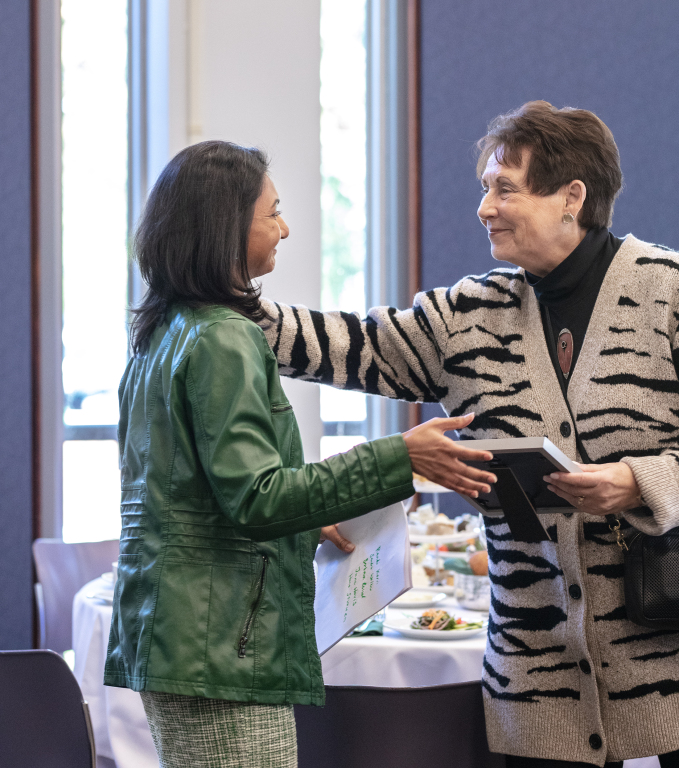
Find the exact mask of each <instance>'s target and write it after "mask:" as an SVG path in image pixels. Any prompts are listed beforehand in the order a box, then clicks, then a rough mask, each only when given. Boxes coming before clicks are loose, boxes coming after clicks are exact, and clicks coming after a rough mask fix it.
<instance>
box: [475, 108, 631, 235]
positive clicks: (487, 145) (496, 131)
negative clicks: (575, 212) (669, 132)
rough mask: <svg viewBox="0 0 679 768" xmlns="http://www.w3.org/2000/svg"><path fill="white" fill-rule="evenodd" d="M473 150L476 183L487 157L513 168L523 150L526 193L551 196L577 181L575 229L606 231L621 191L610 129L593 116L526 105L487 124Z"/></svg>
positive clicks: (616, 157)
mask: <svg viewBox="0 0 679 768" xmlns="http://www.w3.org/2000/svg"><path fill="white" fill-rule="evenodd" d="M476 146H477V147H478V149H479V153H480V154H479V159H478V163H477V166H476V175H477V176H478V178H479V179H480V178H481V177H482V176H483V173H484V171H485V169H486V163H487V162H488V158H489V157H490V156H491V155H492V154H495V157H496V158H497V159H498V161H500V162H502V163H504V164H505V165H509V166H513V167H516V168H518V167H520V166H521V159H522V150H523V149H529V150H530V153H531V154H530V160H529V163H528V168H527V173H526V181H527V183H528V188H529V189H530V190H531V192H533V193H534V194H537V195H553V194H554V193H555V192H557V191H558V190H559V189H561V187H563V186H564V185H565V184H570V182H571V181H573V180H574V179H580V181H582V182H583V183H584V185H585V187H586V188H587V196H586V197H585V202H584V204H583V206H582V210H581V211H580V216H579V219H580V221H579V224H580V226H581V227H583V228H584V229H591V228H593V227H597V228H598V227H610V226H611V224H612V220H613V205H614V203H615V199H616V197H617V196H618V194H619V193H620V190H621V189H622V170H621V168H620V155H619V154H618V147H617V146H616V143H615V139H614V138H613V134H612V133H611V131H610V129H609V128H608V126H607V125H606V124H605V123H604V122H603V121H602V120H600V119H599V118H598V117H597V116H596V115H595V114H594V112H589V111H588V110H586V109H574V108H572V107H564V108H563V109H557V108H556V107H553V106H552V105H551V104H550V103H549V102H547V101H529V102H527V103H526V104H524V105H523V106H521V107H519V108H518V109H516V110H514V111H513V112H507V114H505V115H498V116H497V117H496V118H495V119H494V120H492V121H491V123H490V125H489V126H488V132H487V133H486V135H485V136H484V137H483V138H482V139H480V140H479V141H478V142H477V144H476Z"/></svg>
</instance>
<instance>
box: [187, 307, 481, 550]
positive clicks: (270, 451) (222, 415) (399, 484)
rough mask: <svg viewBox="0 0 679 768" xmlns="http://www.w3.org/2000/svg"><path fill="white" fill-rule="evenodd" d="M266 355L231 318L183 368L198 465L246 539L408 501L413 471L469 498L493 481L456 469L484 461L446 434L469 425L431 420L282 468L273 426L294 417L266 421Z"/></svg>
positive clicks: (252, 329) (256, 334)
mask: <svg viewBox="0 0 679 768" xmlns="http://www.w3.org/2000/svg"><path fill="white" fill-rule="evenodd" d="M267 354H268V355H270V354H271V353H270V351H269V350H268V347H267V345H266V341H265V339H264V337H263V336H262V334H261V331H260V329H258V328H257V327H256V326H255V325H253V324H251V323H249V322H247V321H245V320H240V319H235V318H234V319H230V320H225V321H221V322H217V323H215V324H214V325H212V326H211V327H210V328H209V329H208V330H207V331H206V332H205V333H204V334H203V335H202V336H201V337H200V338H199V339H198V341H197V342H196V345H195V347H194V348H193V350H192V352H191V353H190V355H189V357H188V359H187V360H186V362H185V365H186V366H187V368H186V374H185V375H186V388H187V393H188V397H189V401H190V404H191V412H192V419H193V424H194V433H195V436H196V444H197V448H198V453H199V455H200V459H201V464H202V466H203V469H204V470H205V472H206V474H207V477H208V479H209V482H210V484H211V486H212V489H213V491H214V493H215V496H216V497H217V499H218V501H219V503H220V506H221V507H222V509H223V510H224V512H225V514H226V515H227V516H228V517H229V519H230V520H231V522H232V523H233V525H234V526H235V527H236V528H238V529H239V530H240V531H242V532H243V533H244V534H245V535H247V536H249V537H250V538H252V539H255V540H269V539H275V538H278V537H280V536H285V535H288V534H291V533H297V532H300V531H305V530H312V529H315V528H321V527H323V526H328V525H332V524H334V523H337V522H340V521H342V520H347V519H350V518H353V517H358V516H359V515H362V514H365V513H366V512H369V511H371V510H373V509H377V508H380V507H384V506H386V505H388V504H392V503H394V502H396V501H400V500H403V499H405V498H407V497H409V496H411V495H412V494H413V493H414V489H413V486H412V471H413V469H414V470H415V471H417V472H420V473H421V474H425V475H426V476H427V477H429V478H430V479H432V480H434V481H435V482H439V483H441V484H443V485H445V486H447V487H449V488H455V489H460V490H461V491H462V492H466V493H469V494H472V495H473V494H478V492H479V491H480V490H483V489H484V487H487V485H486V483H487V482H489V481H490V482H492V480H493V476H492V475H489V473H487V472H481V471H479V470H476V469H474V468H472V467H468V466H466V465H465V464H464V463H463V462H462V460H477V461H480V460H487V459H488V457H490V454H488V453H487V452H485V451H484V452H482V451H475V450H471V449H469V448H465V447H462V446H460V445H458V444H456V443H454V442H453V441H452V440H450V439H448V438H447V437H445V435H444V432H445V431H447V430H452V429H456V428H461V427H462V426H464V425H465V424H466V423H468V422H469V421H470V418H469V417H466V418H465V417H459V418H454V419H433V420H432V421H430V422H427V423H426V424H422V425H420V426H418V427H415V428H414V429H412V430H410V431H409V432H406V433H405V434H404V435H401V434H397V435H392V436H391V437H386V438H381V439H379V440H374V441H371V442H368V443H363V444H361V445H358V446H356V447H355V448H352V449H351V450H350V451H347V452H346V453H343V454H339V455H338V456H333V457H331V458H329V459H326V460H325V461H321V462H317V463H314V464H306V465H304V466H303V467H301V468H299V469H296V468H290V467H285V466H284V465H283V464H284V462H283V461H282V459H281V455H280V453H279V446H278V437H277V430H276V425H275V419H280V418H294V416H293V415H292V412H291V411H287V413H272V408H271V402H270V399H269V391H268V381H267V376H266V370H265V357H266V355H267ZM279 433H280V429H279Z"/></svg>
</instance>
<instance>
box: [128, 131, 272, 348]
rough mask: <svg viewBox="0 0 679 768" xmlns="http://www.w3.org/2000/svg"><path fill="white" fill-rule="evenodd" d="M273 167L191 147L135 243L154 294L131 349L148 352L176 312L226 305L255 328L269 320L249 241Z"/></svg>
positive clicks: (246, 152)
mask: <svg viewBox="0 0 679 768" xmlns="http://www.w3.org/2000/svg"><path fill="white" fill-rule="evenodd" d="M268 167H269V162H268V159H267V157H266V156H265V155H264V153H263V152H262V151H261V150H259V149H255V148H251V147H241V146H239V145H238V144H232V143H230V142H228V141H203V142H201V143H200V144H194V145H193V146H191V147H187V148H186V149H183V150H182V151H181V152H179V153H178V154H177V155H175V156H174V157H173V158H172V160H170V162H169V163H168V164H167V165H166V166H165V168H164V169H163V171H162V173H161V174H160V176H159V177H158V180H157V181H156V183H155V185H154V187H153V189H152V190H151V192H150V194H149V197H148V201H147V203H146V205H145V207H144V211H143V213H142V215H141V218H140V220H139V224H138V225H137V229H136V232H135V234H134V239H133V255H134V258H135V260H136V261H137V263H138V265H139V270H140V272H141V275H142V277H143V279H144V281H145V282H146V283H147V285H148V290H147V291H146V294H145V295H144V297H143V298H142V300H141V302H140V303H139V305H138V306H137V307H136V308H134V309H132V313H133V314H134V320H133V321H132V327H131V329H130V346H131V349H132V352H133V353H134V354H135V355H140V354H144V353H145V352H146V350H147V349H148V345H149V341H150V337H151V334H152V333H153V331H154V330H155V329H156V328H157V327H158V326H159V325H161V324H162V323H163V322H164V320H165V317H166V314H167V311H168V309H169V307H170V305H172V304H184V305H187V306H190V307H198V306H204V305H209V304H220V305H225V306H228V307H230V308H231V309H234V310H235V311H237V312H239V313H240V314H242V315H245V316H246V317H248V318H250V319H251V320H253V321H255V322H260V321H262V320H266V319H268V315H267V314H266V312H265V311H264V309H263V307H262V305H261V303H260V300H259V297H260V288H259V287H256V286H254V285H252V283H251V277H250V274H249V272H248V265H247V250H248V235H249V232H250V225H251V223H252V217H253V213H254V208H255V203H256V202H257V198H258V197H259V196H260V194H261V192H262V186H263V183H264V177H265V175H266V173H267V171H268Z"/></svg>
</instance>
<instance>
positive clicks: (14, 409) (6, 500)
mask: <svg viewBox="0 0 679 768" xmlns="http://www.w3.org/2000/svg"><path fill="white" fill-rule="evenodd" d="M30 6H31V4H30V3H29V2H28V1H27V0H3V2H2V5H1V8H0V329H1V330H0V361H1V368H0V649H10V648H30V647H31V644H32V611H33V609H32V586H31V585H32V570H31V540H32V506H33V504H32V488H31V482H32V470H31V453H32V450H31V87H30V72H31V36H30Z"/></svg>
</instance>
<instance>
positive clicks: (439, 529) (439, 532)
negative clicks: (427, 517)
mask: <svg viewBox="0 0 679 768" xmlns="http://www.w3.org/2000/svg"><path fill="white" fill-rule="evenodd" d="M451 533H457V526H456V525H455V521H454V520H451V519H450V518H449V517H448V516H447V515H444V514H442V513H439V514H438V515H436V517H435V518H434V521H433V522H431V523H429V525H428V526H427V536H448V535H450V534H451Z"/></svg>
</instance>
